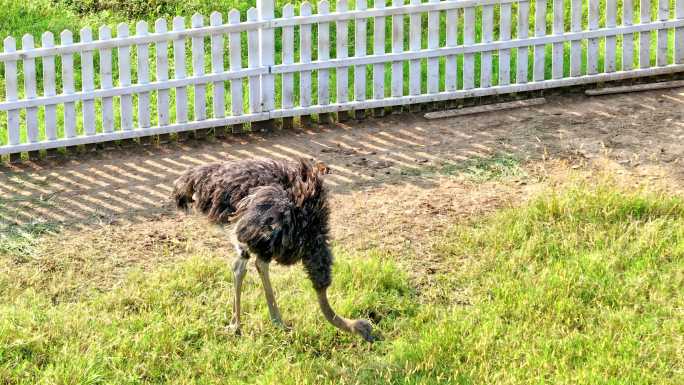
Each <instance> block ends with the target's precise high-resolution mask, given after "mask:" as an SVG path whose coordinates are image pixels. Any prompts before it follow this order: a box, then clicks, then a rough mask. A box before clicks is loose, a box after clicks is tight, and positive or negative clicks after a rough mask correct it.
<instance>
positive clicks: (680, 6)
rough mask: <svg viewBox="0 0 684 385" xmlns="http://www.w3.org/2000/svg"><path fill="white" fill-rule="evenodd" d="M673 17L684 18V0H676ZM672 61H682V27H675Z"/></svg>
mask: <svg viewBox="0 0 684 385" xmlns="http://www.w3.org/2000/svg"><path fill="white" fill-rule="evenodd" d="M675 18H676V19H680V20H681V19H684V0H676V3H675ZM674 62H675V64H682V63H684V27H679V28H675V36H674Z"/></svg>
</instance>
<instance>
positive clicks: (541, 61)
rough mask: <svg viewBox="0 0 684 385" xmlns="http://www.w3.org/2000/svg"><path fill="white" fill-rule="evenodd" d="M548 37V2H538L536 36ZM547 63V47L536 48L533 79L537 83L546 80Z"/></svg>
mask: <svg viewBox="0 0 684 385" xmlns="http://www.w3.org/2000/svg"><path fill="white" fill-rule="evenodd" d="M544 35H546V0H537V2H536V4H535V7H534V36H536V37H539V36H544ZM545 61H546V46H545V45H543V44H540V45H535V46H534V67H533V79H534V81H535V82H538V81H542V80H544V70H545Z"/></svg>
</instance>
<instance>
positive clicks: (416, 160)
mask: <svg viewBox="0 0 684 385" xmlns="http://www.w3.org/2000/svg"><path fill="white" fill-rule="evenodd" d="M547 99H548V100H549V103H548V104H546V105H542V106H537V107H531V108H524V109H518V110H511V111H504V112H494V113H487V114H480V115H473V116H468V117H459V118H454V119H443V120H432V121H430V120H426V119H424V118H423V117H422V115H411V114H403V115H394V116H389V117H386V118H382V119H369V120H366V121H363V122H360V123H353V124H349V125H347V124H337V125H335V126H332V127H319V128H315V129H310V130H292V131H284V132H276V133H272V134H265V135H248V136H240V137H232V138H229V139H227V140H224V141H209V140H208V141H195V142H185V143H178V144H172V145H166V146H162V147H150V148H142V147H138V148H132V149H117V150H112V151H108V152H101V153H95V154H88V155H79V156H78V157H74V158H68V159H61V160H57V161H49V162H41V163H25V164H21V165H18V166H7V165H5V166H3V167H4V168H2V169H0V231H7V230H8V229H10V228H15V229H21V228H23V226H32V225H35V224H48V225H52V224H55V225H59V226H60V231H59V232H58V233H57V234H56V235H54V236H48V237H45V238H44V239H42V240H41V244H40V250H41V252H40V253H39V254H42V255H49V256H50V258H51V260H53V259H54V261H57V260H64V258H71V259H75V260H78V259H79V258H81V256H82V255H89V256H91V257H90V258H94V261H95V265H93V269H92V271H91V273H92V278H93V279H100V278H102V277H99V276H100V275H101V274H104V272H99V273H98V272H97V271H98V269H97V268H96V265H97V260H98V258H100V259H101V260H102V261H108V262H109V263H108V265H111V266H112V269H109V270H108V272H107V274H117V273H123V272H125V271H127V270H128V269H129V268H130V267H142V268H143V269H144V268H145V266H148V265H149V266H152V265H156V264H157V263H158V262H161V261H162V260H163V261H172V260H177V259H179V258H187V257H188V256H189V255H197V254H200V255H201V254H202V253H212V254H214V255H216V254H220V253H221V252H225V253H226V254H228V253H230V252H231V251H230V250H231V249H230V248H229V247H228V244H227V240H226V238H225V237H224V236H223V235H222V234H221V233H220V232H218V231H216V229H214V228H211V227H209V226H207V225H206V224H205V223H204V222H203V221H202V220H200V219H197V218H190V219H184V218H183V216H182V215H180V214H176V213H175V212H174V211H173V210H172V208H171V206H170V204H169V201H168V195H169V193H170V189H171V184H172V182H173V180H174V179H175V178H176V177H177V176H178V175H179V174H180V173H181V172H182V171H183V170H185V169H186V168H188V167H191V166H196V165H200V164H204V163H207V162H214V161H221V160H229V159H238V158H248V157H264V156H265V157H274V158H281V157H284V158H293V157H298V156H306V157H315V158H317V159H320V160H322V161H324V162H327V163H328V164H329V165H330V166H331V168H332V170H333V174H332V175H330V176H329V179H328V182H327V183H328V185H329V187H330V189H331V191H332V213H333V218H332V222H333V223H332V230H333V237H334V239H335V240H336V241H337V242H339V243H341V244H343V245H344V246H345V247H347V248H350V249H355V250H366V249H370V248H375V247H380V248H383V249H385V250H388V251H389V252H396V253H402V251H404V250H408V249H410V250H412V251H413V252H414V254H415V255H420V256H422V257H423V258H425V259H424V261H423V264H422V266H423V267H424V268H425V269H433V268H434V267H432V266H433V265H431V264H430V263H425V262H426V261H429V260H431V259H436V258H437V257H436V256H434V255H432V253H431V249H430V245H429V242H428V241H427V240H429V239H434V236H436V235H438V234H440V233H441V232H443V231H444V230H445V229H446V228H447V227H448V226H450V225H451V224H453V223H458V222H459V221H465V220H468V218H470V217H472V216H473V215H479V214H482V213H487V212H490V211H492V210H494V209H496V208H500V207H505V206H508V205H514V204H517V203H519V202H521V201H523V200H524V199H527V198H528V197H530V196H531V195H532V194H534V193H535V192H536V191H539V190H540V189H542V188H547V187H548V186H552V185H554V184H562V183H563V182H564V181H565V180H566V179H567V178H568V175H570V174H571V173H574V174H576V175H580V176H581V177H585V178H594V177H595V176H596V175H597V174H598V173H600V172H601V170H606V169H610V170H611V171H612V172H614V173H615V174H616V175H621V176H622V177H624V183H626V184H643V183H647V184H649V183H655V184H658V185H659V186H664V187H665V188H667V189H670V190H672V191H673V192H675V193H681V188H682V180H684V178H683V177H684V167H683V164H682V162H683V160H684V159H683V156H684V89H673V90H665V91H658V92H647V93H635V94H626V95H617V96H604V97H594V98H588V97H584V96H582V95H570V96H554V97H549V98H547ZM499 154H508V155H507V156H511V157H514V158H515V159H517V160H519V162H520V167H521V172H520V173H518V174H516V175H513V176H510V177H507V178H496V179H493V180H484V181H483V180H473V179H472V178H467V177H463V176H462V175H461V174H459V173H454V174H452V173H444V172H441V171H440V170H444V169H448V168H449V167H452V168H454V167H455V168H456V169H459V168H458V167H459V165H461V164H467V162H468V159H477V158H489V157H492V156H498V155H499ZM459 175H460V176H459ZM222 250H225V251H222ZM52 263H57V262H52ZM437 265H438V264H437ZM98 277H99V278H98Z"/></svg>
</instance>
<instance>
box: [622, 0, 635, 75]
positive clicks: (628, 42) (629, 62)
mask: <svg viewBox="0 0 684 385" xmlns="http://www.w3.org/2000/svg"><path fill="white" fill-rule="evenodd" d="M633 4H634V0H622V25H624V26H630V25H632V18H633V17H634V5H633ZM635 35H636V34H634V33H626V34H623V35H622V70H623V71H628V70H631V69H632V67H633V63H634V37H635Z"/></svg>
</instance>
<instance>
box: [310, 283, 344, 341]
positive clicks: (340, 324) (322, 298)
mask: <svg viewBox="0 0 684 385" xmlns="http://www.w3.org/2000/svg"><path fill="white" fill-rule="evenodd" d="M316 293H317V295H318V305H319V306H320V307H321V312H323V315H324V316H325V319H327V320H328V322H330V323H331V324H333V325H334V326H336V327H337V328H339V329H342V330H344V331H347V332H351V331H352V328H351V321H350V320H348V319H346V318H343V317H340V316H338V315H337V314H335V311H334V310H333V309H332V308H331V307H330V303H329V302H328V294H327V291H326V289H321V290H318V291H317V292H316Z"/></svg>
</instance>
